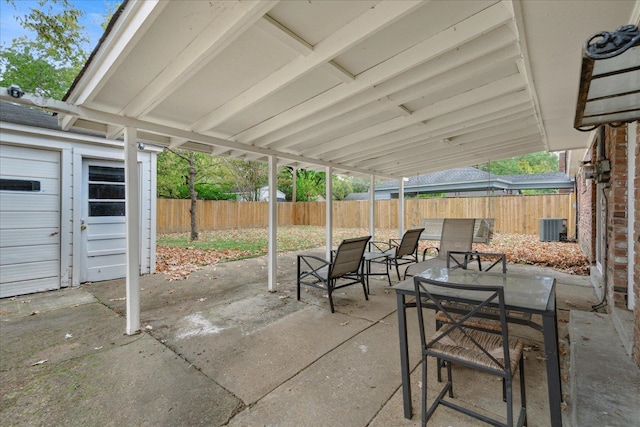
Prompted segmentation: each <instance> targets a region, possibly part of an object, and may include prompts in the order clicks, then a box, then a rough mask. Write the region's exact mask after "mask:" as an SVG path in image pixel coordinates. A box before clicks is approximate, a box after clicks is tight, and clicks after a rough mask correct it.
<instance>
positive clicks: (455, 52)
mask: <svg viewBox="0 0 640 427" xmlns="http://www.w3.org/2000/svg"><path fill="white" fill-rule="evenodd" d="M637 10H638V2H637V1H633V0H625V1H612V0H609V1H586V2H585V1H561V0H560V1H539V0H536V1H528V0H526V1H522V0H513V1H509V0H505V1H496V0H475V1H399V0H390V1H366V0H358V1H315V0H310V1H307V0H304V1H281V2H277V1H144V2H138V1H131V0H130V1H127V2H125V3H124V4H123V6H122V7H121V9H120V10H119V11H118V12H117V13H116V15H115V17H114V19H113V20H112V22H111V25H110V27H109V29H108V30H107V32H106V33H105V35H104V37H103V39H102V40H101V42H100V44H99V46H98V47H97V48H96V50H95V51H94V53H93V55H92V57H91V58H90V60H89V61H88V63H87V65H86V67H85V69H84V70H83V72H82V73H81V74H80V76H79V77H78V79H77V80H76V82H75V83H74V85H73V87H72V88H71V90H70V91H69V93H68V94H67V96H66V97H65V101H67V102H68V103H71V104H75V105H78V106H81V107H85V108H86V111H88V112H91V111H97V112H105V113H110V116H109V117H112V116H111V115H116V116H118V117H123V120H100V118H102V119H103V116H101V115H100V114H95V115H92V114H85V115H83V117H81V118H78V117H75V116H64V115H61V116H60V117H61V124H62V125H63V127H64V128H65V129H69V128H70V127H71V126H74V127H79V128H88V129H91V130H94V131H96V130H98V131H103V132H105V134H106V135H107V136H108V137H112V138H113V137H118V136H119V135H120V134H121V133H122V131H123V124H127V125H128V126H133V127H136V128H137V129H138V137H139V138H140V139H144V140H147V141H151V142H153V143H155V144H159V145H162V146H171V147H174V148H178V147H182V148H186V149H190V150H196V151H202V152H206V153H211V154H216V155H230V156H234V157H243V158H246V159H249V160H263V159H267V158H268V157H269V156H275V157H276V158H277V162H278V164H279V165H290V166H294V167H301V168H308V169H316V170H325V168H326V167H329V166H330V167H332V168H333V169H332V170H333V171H334V172H335V173H348V174H355V175H375V176H377V177H386V178H399V177H406V176H413V175H416V174H421V173H425V172H434V171H439V170H445V169H449V168H455V167H464V166H469V165H474V164H479V163H482V162H487V161H490V160H497V159H502V158H507V157H511V156H516V155H521V154H525V153H531V152H537V151H542V150H548V151H558V150H566V149H583V148H586V147H587V145H588V142H589V141H588V138H589V134H585V133H580V132H578V131H575V130H574V129H573V126H572V124H573V118H574V114H575V106H576V99H577V90H578V82H579V77H580V58H581V56H580V55H581V48H582V45H583V44H584V42H585V40H586V39H587V38H588V37H590V36H591V35H593V34H594V33H596V32H598V31H603V30H604V31H613V30H615V29H616V28H618V27H619V26H620V25H623V24H627V23H629V21H630V19H633V16H634V14H635V15H636V19H637V14H638V12H637ZM101 121H102V123H100V122H101ZM109 122H110V123H109Z"/></svg>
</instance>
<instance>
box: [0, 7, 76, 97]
mask: <svg viewBox="0 0 640 427" xmlns="http://www.w3.org/2000/svg"><path fill="white" fill-rule="evenodd" d="M7 3H9V4H12V5H14V6H15V3H14V2H13V1H7ZM83 13H84V12H83V11H82V10H80V9H78V8H76V7H74V6H73V5H72V4H71V3H70V2H69V0H40V1H38V3H37V7H34V8H30V9H29V12H28V13H27V14H26V15H25V16H21V17H18V18H17V20H18V22H19V23H20V25H22V26H23V27H24V28H26V29H28V30H31V31H33V32H34V33H35V36H34V37H33V38H29V37H18V38H16V39H13V40H12V41H11V44H10V45H9V46H6V47H5V46H4V45H3V46H2V47H1V48H0V70H2V76H1V77H0V85H1V86H10V85H12V84H17V85H19V86H20V88H21V89H22V90H23V91H25V92H31V93H36V94H39V95H42V96H46V97H50V98H55V99H62V97H63V96H64V95H65V93H66V92H67V90H68V89H69V87H70V86H71V84H72V83H73V80H74V79H75V77H76V76H77V75H78V73H79V72H80V70H81V69H82V67H83V65H84V63H85V61H86V59H87V57H88V54H87V52H86V51H85V49H84V45H86V43H87V42H88V38H87V36H86V34H85V32H84V27H82V26H81V25H80V24H79V22H78V21H79V19H80V17H81V16H82V15H83Z"/></svg>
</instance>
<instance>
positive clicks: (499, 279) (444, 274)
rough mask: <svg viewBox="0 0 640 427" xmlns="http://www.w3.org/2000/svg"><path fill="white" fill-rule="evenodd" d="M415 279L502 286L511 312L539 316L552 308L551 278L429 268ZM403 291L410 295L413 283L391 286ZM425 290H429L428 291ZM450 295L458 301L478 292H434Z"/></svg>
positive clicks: (476, 295) (408, 281)
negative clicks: (529, 313)
mask: <svg viewBox="0 0 640 427" xmlns="http://www.w3.org/2000/svg"><path fill="white" fill-rule="evenodd" d="M417 276H418V277H424V278H426V279H430V280H435V281H439V282H449V283H457V284H461V285H478V286H483V285H484V286H500V285H502V286H503V287H504V298H505V305H506V306H507V308H511V309H524V310H526V311H527V312H540V313H541V312H543V311H546V310H552V309H554V308H555V307H554V305H555V298H550V296H551V293H552V291H553V290H554V286H555V279H554V278H553V277H547V276H537V275H520V274H502V273H485V272H477V271H473V270H463V269H459V268H456V269H448V268H444V267H432V268H429V269H427V270H425V271H423V272H422V273H420V274H418V275H417ZM423 286H425V287H426V288H427V289H429V286H428V285H426V284H423ZM405 288H406V290H408V291H411V292H413V291H415V287H414V284H413V280H405V281H403V282H400V283H399V284H397V285H396V286H394V289H395V290H396V291H402V290H404V289H405ZM429 291H431V289H429ZM452 292H455V296H456V297H458V298H465V297H467V296H469V297H470V298H471V299H474V298H475V299H478V298H480V297H481V296H482V295H478V292H469V291H467V292H464V291H460V290H453V291H452V290H451V289H444V288H439V289H438V290H437V292H436V293H437V294H438V295H440V296H447V295H448V294H449V293H452ZM452 296H453V294H452ZM550 304H551V305H550Z"/></svg>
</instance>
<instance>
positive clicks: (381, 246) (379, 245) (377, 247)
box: [369, 241, 394, 252]
mask: <svg viewBox="0 0 640 427" xmlns="http://www.w3.org/2000/svg"><path fill="white" fill-rule="evenodd" d="M393 247H394V246H393V245H392V244H391V243H389V242H380V241H371V242H369V252H386V251H388V250H389V249H393Z"/></svg>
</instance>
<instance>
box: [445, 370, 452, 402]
mask: <svg viewBox="0 0 640 427" xmlns="http://www.w3.org/2000/svg"><path fill="white" fill-rule="evenodd" d="M445 363H446V364H447V381H448V382H449V397H451V398H453V377H452V375H451V362H445Z"/></svg>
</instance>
